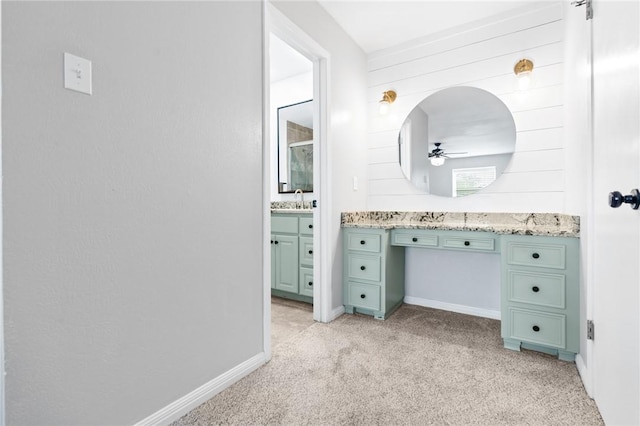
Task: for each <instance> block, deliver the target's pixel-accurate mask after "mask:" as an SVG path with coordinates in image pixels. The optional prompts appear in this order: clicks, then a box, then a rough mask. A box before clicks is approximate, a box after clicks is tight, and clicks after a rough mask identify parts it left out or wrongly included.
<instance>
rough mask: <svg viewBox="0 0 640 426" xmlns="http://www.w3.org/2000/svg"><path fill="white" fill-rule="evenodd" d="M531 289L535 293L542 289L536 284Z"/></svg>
mask: <svg viewBox="0 0 640 426" xmlns="http://www.w3.org/2000/svg"><path fill="white" fill-rule="evenodd" d="M531 290H532V291H533V292H534V293H537V292H539V291H540V287H538V286H537V285H534V286H533V287H531Z"/></svg>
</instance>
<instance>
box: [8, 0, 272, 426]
mask: <svg viewBox="0 0 640 426" xmlns="http://www.w3.org/2000/svg"><path fill="white" fill-rule="evenodd" d="M2 8H3V11H2V12H3V13H2V19H3V21H2V27H3V28H2V29H3V33H2V38H3V46H2V77H3V99H2V100H3V110H2V124H3V126H2V132H3V134H2V139H3V147H2V149H3V153H2V154H3V171H4V182H3V184H4V188H3V192H4V193H3V196H4V199H3V204H4V205H3V209H4V223H3V224H4V239H3V244H4V259H3V260H4V285H5V287H4V292H5V293H4V298H5V306H4V308H5V321H6V322H5V326H6V327H5V328H6V331H5V333H6V335H5V345H6V371H7V377H6V404H7V407H6V410H7V423H8V424H42V425H44V424H46V425H56V424H60V425H63V424H64V425H74V424H83V425H86V424H92V425H98V424H111V425H114V424H120V425H122V424H132V423H134V422H136V421H138V420H141V419H142V418H145V417H146V416H148V415H150V414H152V413H155V412H156V411H157V410H160V409H161V408H163V407H165V406H166V405H168V404H170V403H172V402H173V401H175V400H177V399H178V398H180V397H182V396H184V395H185V394H187V393H189V392H191V391H193V390H194V389H196V388H197V387H199V386H200V385H203V384H204V383H207V382H209V381H211V380H213V379H214V378H216V377H219V376H220V375H222V374H223V373H226V372H228V371H229V370H230V369H232V368H234V367H236V366H237V365H239V364H240V363H242V362H244V361H246V360H248V359H250V358H252V357H255V356H257V355H259V354H260V353H261V352H262V330H263V312H262V306H263V298H262V293H263V276H262V275H263V274H262V268H261V265H262V258H263V253H262V247H263V244H262V242H263V239H262V236H263V231H262V215H263V208H262V206H263V204H262V134H261V128H262V124H261V121H262V5H261V3H260V2H188V3H187V2H37V3H36V2H3V4H2ZM63 52H70V53H73V54H76V55H79V56H83V57H86V58H88V59H90V60H92V61H93V95H92V96H87V95H84V94H80V93H77V92H72V91H68V90H65V89H63V87H62V57H63ZM252 265H253V266H252Z"/></svg>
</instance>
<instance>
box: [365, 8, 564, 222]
mask: <svg viewBox="0 0 640 426" xmlns="http://www.w3.org/2000/svg"><path fill="white" fill-rule="evenodd" d="M563 33H564V28H563V20H562V5H561V3H559V2H558V3H548V2H546V3H544V4H543V5H541V6H540V5H538V6H535V5H533V6H532V8H530V9H527V10H520V11H519V12H518V13H517V14H511V16H504V15H502V16H500V17H496V18H495V19H494V20H493V21H490V22H487V21H485V22H484V23H483V24H482V25H479V26H476V27H475V28H467V29H464V30H461V31H459V32H456V33H454V34H448V35H447V36H442V37H440V38H438V39H431V40H422V41H419V42H415V43H412V44H408V45H403V46H401V47H398V48H395V49H387V50H384V51H379V52H375V53H373V54H371V55H370V56H369V61H368V72H369V80H368V83H369V87H368V102H369V115H370V128H369V140H368V159H367V161H368V200H367V201H368V206H367V207H368V209H369V210H415V211H422V210H428V211H431V210H434V211H486V212H499V211H503V212H505V211H506V212H556V213H564V210H565V161H566V159H565V154H564V147H563V136H562V135H563V57H564V45H563ZM523 57H527V58H530V59H532V60H533V62H534V64H535V67H534V72H533V79H532V84H531V86H530V88H529V89H528V90H525V91H519V90H518V87H517V79H516V77H515V75H514V73H513V66H514V65H515V63H516V62H517V61H518V60H519V59H521V58H523ZM451 86H473V87H478V88H481V89H485V90H488V91H490V92H491V93H493V94H495V95H496V96H498V97H499V98H500V99H501V100H502V101H503V102H504V103H505V104H506V105H507V107H508V108H509V109H510V111H511V112H512V114H513V117H514V121H515V123H516V132H517V140H516V152H515V153H514V156H513V158H512V160H511V163H510V164H509V166H508V167H507V169H506V170H505V173H504V174H503V175H502V176H501V177H500V178H498V180H497V181H496V182H494V183H493V184H492V185H490V186H489V187H487V188H485V189H484V190H482V191H481V192H479V193H477V194H474V195H472V196H468V197H462V198H446V197H439V196H432V195H427V194H424V193H422V192H420V191H419V190H418V189H416V188H415V187H413V186H412V184H411V183H410V182H408V181H407V180H406V179H405V178H404V176H403V174H402V171H401V169H400V166H399V165H398V147H397V135H398V131H399V129H400V127H401V125H402V122H403V121H404V119H405V117H406V116H407V115H408V114H409V112H410V111H411V110H412V109H413V108H414V107H415V106H416V105H417V104H418V103H419V102H420V101H421V100H422V99H424V98H425V97H427V96H428V95H430V94H431V93H434V92H436V91H438V90H440V89H443V88H446V87H451ZM386 90H395V91H396V92H397V93H398V99H397V100H396V102H395V103H394V104H393V105H392V111H391V113H390V114H388V115H379V113H378V107H377V106H378V101H379V100H380V99H381V97H382V92H384V91H386Z"/></svg>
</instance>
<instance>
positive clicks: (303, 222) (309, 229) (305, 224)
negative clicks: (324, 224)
mask: <svg viewBox="0 0 640 426" xmlns="http://www.w3.org/2000/svg"><path fill="white" fill-rule="evenodd" d="M299 226H300V233H301V234H308V235H313V218H312V217H301V218H300V225H299Z"/></svg>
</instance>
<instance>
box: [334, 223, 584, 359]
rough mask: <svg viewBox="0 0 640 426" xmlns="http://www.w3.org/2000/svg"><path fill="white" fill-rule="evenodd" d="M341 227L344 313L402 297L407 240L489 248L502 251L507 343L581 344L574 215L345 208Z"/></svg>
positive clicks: (566, 355)
mask: <svg viewBox="0 0 640 426" xmlns="http://www.w3.org/2000/svg"><path fill="white" fill-rule="evenodd" d="M342 228H343V244H344V281H343V291H344V294H343V297H344V305H345V310H346V312H347V313H351V314H352V313H355V312H359V313H363V314H368V315H372V316H373V317H374V318H377V319H385V318H387V317H388V316H389V315H390V314H391V313H392V312H393V311H394V310H395V309H397V308H398V307H399V306H400V305H401V304H402V303H403V301H404V296H405V292H404V285H405V282H404V281H405V279H404V277H405V275H404V274H405V258H404V257H405V248H406V247H413V248H420V249H425V250H455V251H459V252H483V253H493V254H496V255H498V256H500V268H501V272H500V277H501V278H500V281H501V282H500V295H501V306H500V313H501V323H502V326H501V329H502V338H503V341H504V346H505V348H508V349H512V350H520V348H521V347H523V348H527V349H533V350H538V351H542V352H545V353H550V354H554V355H555V354H557V355H558V357H559V358H560V359H562V360H566V361H573V360H574V358H575V354H576V353H577V352H578V351H579V347H580V344H579V330H580V327H579V313H580V309H579V299H580V297H579V291H580V279H579V262H580V247H579V239H578V236H579V230H580V221H579V218H578V217H576V216H569V215H561V214H540V213H534V214H526V213H446V212H351V213H343V214H342ZM464 267H465V265H460V268H464ZM433 273H434V274H436V273H452V274H453V273H455V271H434V272H433Z"/></svg>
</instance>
